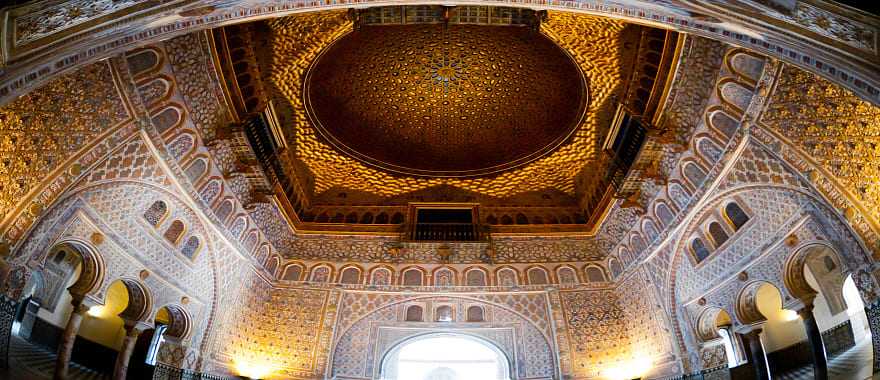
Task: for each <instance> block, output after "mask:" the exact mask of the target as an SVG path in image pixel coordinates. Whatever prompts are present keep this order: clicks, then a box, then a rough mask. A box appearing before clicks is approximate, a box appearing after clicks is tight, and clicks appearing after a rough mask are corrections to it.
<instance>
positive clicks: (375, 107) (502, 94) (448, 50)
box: [305, 24, 587, 177]
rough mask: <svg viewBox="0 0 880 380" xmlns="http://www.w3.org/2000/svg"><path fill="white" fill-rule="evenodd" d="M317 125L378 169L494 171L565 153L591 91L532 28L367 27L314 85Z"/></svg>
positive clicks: (335, 53)
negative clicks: (563, 147)
mask: <svg viewBox="0 0 880 380" xmlns="http://www.w3.org/2000/svg"><path fill="white" fill-rule="evenodd" d="M305 95H306V96H307V100H306V107H308V111H309V114H310V116H311V117H312V125H313V126H315V127H317V129H318V131H319V132H321V134H322V135H323V137H325V138H326V139H327V140H328V141H330V142H331V144H333V145H334V146H335V147H336V148H338V149H340V150H342V151H343V152H345V153H348V154H349V155H351V156H353V157H357V158H360V159H361V160H362V161H364V162H365V163H367V164H368V165H372V166H376V167H378V168H380V169H384V170H388V171H393V172H398V173H403V174H409V175H421V176H429V177H431V176H443V177H463V176H477V175H486V174H489V173H492V172H500V171H503V170H507V169H510V168H513V167H516V166H520V165H523V164H526V163H528V162H530V161H531V160H534V159H535V158H538V157H540V156H542V155H544V154H546V153H548V152H550V151H552V150H553V149H554V148H556V147H557V146H559V144H561V143H563V142H564V141H565V138H566V137H568V136H569V134H570V133H571V132H572V131H573V129H574V128H575V127H577V126H578V125H579V122H580V117H581V115H582V113H583V112H582V111H583V108H584V106H585V105H586V103H587V99H586V95H587V91H586V86H585V84H584V80H583V78H582V76H581V74H580V72H579V70H578V68H577V66H576V65H575V64H574V62H573V61H572V60H571V59H570V58H569V57H568V55H567V54H565V52H563V51H562V49H560V48H559V47H557V46H556V44H555V43H553V42H552V41H550V40H549V39H547V38H546V37H544V35H543V34H541V33H535V32H533V31H532V30H531V28H529V27H526V26H482V25H466V24H453V25H448V26H447V25H443V24H410V25H382V26H364V27H361V28H358V29H357V30H355V31H353V32H351V33H349V34H347V35H346V36H345V37H342V38H340V39H339V40H337V41H336V42H335V43H333V45H332V46H331V47H329V48H328V49H327V50H326V51H325V52H324V53H322V55H321V57H320V58H319V59H318V61H317V62H316V63H315V64H314V65H313V66H312V68H311V69H310V72H309V74H308V76H307V79H306V94H305Z"/></svg>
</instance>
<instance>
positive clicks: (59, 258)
mask: <svg viewBox="0 0 880 380" xmlns="http://www.w3.org/2000/svg"><path fill="white" fill-rule="evenodd" d="M64 256H67V252H65V251H64V250H63V249H62V250H60V251H58V253H56V254H55V257H54V258H53V259H52V262H53V263H55V264H61V262H62V261H64Z"/></svg>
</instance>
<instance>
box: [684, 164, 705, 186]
mask: <svg viewBox="0 0 880 380" xmlns="http://www.w3.org/2000/svg"><path fill="white" fill-rule="evenodd" d="M682 174H683V175H684V178H685V179H686V180H688V182H690V183H691V185H693V186H694V188H696V187H699V186H700V185H702V184H703V180H704V179H706V171H705V170H703V168H702V167H700V166H699V165H697V164H696V163H694V162H688V163H686V164H684V168H683V169H682Z"/></svg>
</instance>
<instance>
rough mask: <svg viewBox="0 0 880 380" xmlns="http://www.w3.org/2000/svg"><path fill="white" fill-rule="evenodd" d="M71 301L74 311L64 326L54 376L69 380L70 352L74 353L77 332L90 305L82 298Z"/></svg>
mask: <svg viewBox="0 0 880 380" xmlns="http://www.w3.org/2000/svg"><path fill="white" fill-rule="evenodd" d="M70 303H71V304H73V311H71V312H70V319H68V320H67V327H65V328H64V333H63V334H62V335H61V341H60V342H59V344H58V358H56V359H55V375H54V376H53V377H52V378H53V379H54V380H67V367H68V365H69V364H70V354H71V353H73V344H74V342H76V333H77V332H78V331H79V325H80V324H81V323H82V320H83V316H84V314H85V313H86V311H88V310H89V308H88V306H86V305H85V304H83V301H82V298H77V297H74V298H73V300H71V301H70Z"/></svg>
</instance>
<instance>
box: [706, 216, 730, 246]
mask: <svg viewBox="0 0 880 380" xmlns="http://www.w3.org/2000/svg"><path fill="white" fill-rule="evenodd" d="M709 235H710V236H712V240H713V241H714V242H715V248H718V247H720V246H721V245H722V244H724V242H726V241H727V238H728V236H727V231H724V228H721V225H720V224H718V222H712V223H709Z"/></svg>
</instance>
